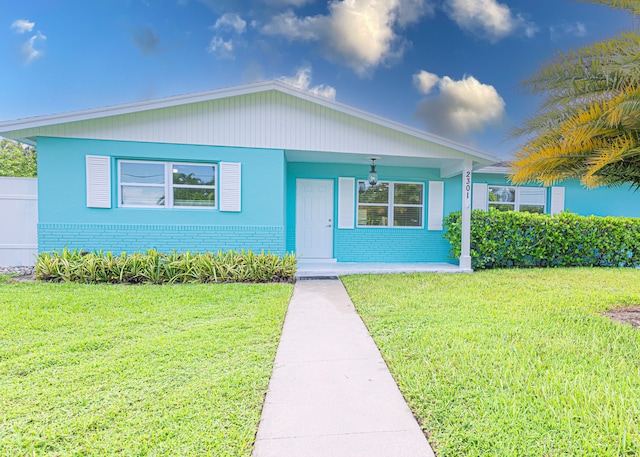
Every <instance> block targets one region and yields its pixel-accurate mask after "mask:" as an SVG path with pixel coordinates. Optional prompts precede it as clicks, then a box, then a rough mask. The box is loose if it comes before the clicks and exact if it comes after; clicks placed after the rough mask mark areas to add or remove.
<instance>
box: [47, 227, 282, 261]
mask: <svg viewBox="0 0 640 457" xmlns="http://www.w3.org/2000/svg"><path fill="white" fill-rule="evenodd" d="M65 247H66V248H69V249H83V250H85V251H88V252H91V251H97V250H103V251H111V252H113V253H115V254H119V253H120V252H122V251H127V252H135V251H144V250H146V249H151V248H155V249H157V250H159V251H162V252H170V251H172V250H175V251H178V252H184V251H187V250H191V251H200V252H202V251H218V250H220V249H222V250H237V251H239V250H242V249H245V250H252V251H254V252H260V251H262V250H264V251H271V252H272V253H275V254H284V253H285V233H284V228H283V227H262V226H253V227H248V226H237V227H234V226H207V225H134V224H39V225H38V249H39V251H40V252H44V251H51V250H61V249H63V248H65Z"/></svg>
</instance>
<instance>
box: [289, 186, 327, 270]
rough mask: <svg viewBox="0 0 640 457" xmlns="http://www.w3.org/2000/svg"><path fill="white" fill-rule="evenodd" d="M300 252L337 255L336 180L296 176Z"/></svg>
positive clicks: (315, 255)
mask: <svg viewBox="0 0 640 457" xmlns="http://www.w3.org/2000/svg"><path fill="white" fill-rule="evenodd" d="M296 255H297V256H298V257H302V258H304V259H330V258H332V257H333V181H332V180H330V179H297V180H296Z"/></svg>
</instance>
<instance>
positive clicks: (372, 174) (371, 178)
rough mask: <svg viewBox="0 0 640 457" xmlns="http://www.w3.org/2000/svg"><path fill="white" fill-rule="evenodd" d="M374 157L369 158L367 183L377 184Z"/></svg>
mask: <svg viewBox="0 0 640 457" xmlns="http://www.w3.org/2000/svg"><path fill="white" fill-rule="evenodd" d="M376 160H377V159H376V158H375V157H372V158H371V171H370V172H369V185H370V186H375V185H376V184H378V173H377V172H376Z"/></svg>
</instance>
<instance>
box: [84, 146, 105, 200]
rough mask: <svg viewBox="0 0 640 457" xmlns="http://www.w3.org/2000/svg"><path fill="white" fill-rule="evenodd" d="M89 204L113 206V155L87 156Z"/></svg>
mask: <svg viewBox="0 0 640 457" xmlns="http://www.w3.org/2000/svg"><path fill="white" fill-rule="evenodd" d="M85 159H86V175H87V206H88V207H89V208H111V157H109V156H86V157H85Z"/></svg>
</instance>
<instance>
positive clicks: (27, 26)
mask: <svg viewBox="0 0 640 457" xmlns="http://www.w3.org/2000/svg"><path fill="white" fill-rule="evenodd" d="M35 25H36V23H35V22H31V21H27V20H26V19H18V20H15V21H13V24H11V28H12V29H13V30H15V31H16V32H17V33H27V32H31V31H32V30H33V28H34V27H35Z"/></svg>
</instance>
